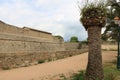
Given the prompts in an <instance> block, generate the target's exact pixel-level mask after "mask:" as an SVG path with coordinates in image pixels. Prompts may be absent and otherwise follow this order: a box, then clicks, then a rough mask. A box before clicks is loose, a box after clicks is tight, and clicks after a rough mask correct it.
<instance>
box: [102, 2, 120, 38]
mask: <svg viewBox="0 0 120 80" xmlns="http://www.w3.org/2000/svg"><path fill="white" fill-rule="evenodd" d="M116 16H118V17H120V1H119V2H117V0H108V4H107V25H106V30H105V31H104V33H103V35H102V38H106V39H108V38H112V39H115V40H116V39H117V27H116V26H117V25H116V24H115V23H114V21H113V20H114V17H116ZM109 31H111V33H110V34H109V35H110V36H108V35H107V34H108V32H109Z"/></svg>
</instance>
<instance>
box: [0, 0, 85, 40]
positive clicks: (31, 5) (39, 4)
mask: <svg viewBox="0 0 120 80" xmlns="http://www.w3.org/2000/svg"><path fill="white" fill-rule="evenodd" d="M76 2H77V1H75V0H0V12H1V13H0V17H1V19H2V20H3V21H5V22H6V23H9V24H12V25H16V26H21V27H23V26H27V27H31V28H35V29H40V30H45V31H48V32H52V33H53V34H57V35H62V36H64V38H65V39H68V36H69V37H70V36H75V35H77V36H78V37H82V38H83V36H84V38H86V33H85V34H84V32H85V30H84V29H83V27H82V25H80V22H79V9H78V6H77V4H76ZM71 26H72V27H71ZM73 28H74V29H73ZM79 30H80V31H79ZM82 34H83V35H82ZM79 35H80V36H79Z"/></svg>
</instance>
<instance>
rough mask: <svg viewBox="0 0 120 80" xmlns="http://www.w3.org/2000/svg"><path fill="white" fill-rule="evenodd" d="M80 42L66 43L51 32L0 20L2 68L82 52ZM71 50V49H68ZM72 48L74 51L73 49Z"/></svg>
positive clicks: (0, 63) (35, 62)
mask: <svg viewBox="0 0 120 80" xmlns="http://www.w3.org/2000/svg"><path fill="white" fill-rule="evenodd" d="M80 48H81V47H80V44H79V43H65V44H64V41H63V39H59V38H57V37H53V36H52V34H51V33H49V32H44V31H39V30H35V29H31V28H27V27H24V28H18V27H16V26H12V25H9V24H6V23H4V22H1V21H0V68H7V67H9V68H17V67H22V66H29V65H34V64H38V61H39V60H45V61H49V60H56V59H60V58H64V57H69V56H73V55H77V54H80V53H81V50H79V49H80ZM66 50H69V51H66ZM71 50H72V51H71Z"/></svg>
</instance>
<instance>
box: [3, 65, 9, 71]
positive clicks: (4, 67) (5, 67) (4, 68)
mask: <svg viewBox="0 0 120 80" xmlns="http://www.w3.org/2000/svg"><path fill="white" fill-rule="evenodd" d="M2 69H3V70H9V69H10V68H9V67H8V66H3V67H2Z"/></svg>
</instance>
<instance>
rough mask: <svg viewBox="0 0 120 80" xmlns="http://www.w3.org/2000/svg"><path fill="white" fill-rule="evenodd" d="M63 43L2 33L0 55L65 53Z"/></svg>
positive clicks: (0, 34)
mask: <svg viewBox="0 0 120 80" xmlns="http://www.w3.org/2000/svg"><path fill="white" fill-rule="evenodd" d="M63 50H65V48H64V43H63V41H61V42H60V41H59V42H58V41H54V42H53V41H52V40H49V41H48V40H46V39H40V38H33V37H26V36H18V35H10V34H3V33H0V53H24V52H25V53H26V52H27V53H31V52H44V51H63Z"/></svg>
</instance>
